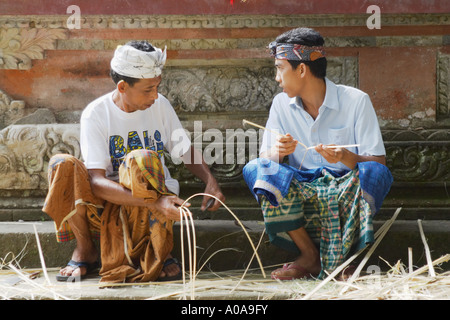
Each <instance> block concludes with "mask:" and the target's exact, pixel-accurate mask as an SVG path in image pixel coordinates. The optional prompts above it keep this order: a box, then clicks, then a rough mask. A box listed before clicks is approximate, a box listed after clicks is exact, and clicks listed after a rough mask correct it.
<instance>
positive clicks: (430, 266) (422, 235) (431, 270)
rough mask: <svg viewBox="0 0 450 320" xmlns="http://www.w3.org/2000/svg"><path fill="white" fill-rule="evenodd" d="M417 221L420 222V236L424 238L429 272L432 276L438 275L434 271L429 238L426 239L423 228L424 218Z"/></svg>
mask: <svg viewBox="0 0 450 320" xmlns="http://www.w3.org/2000/svg"><path fill="white" fill-rule="evenodd" d="M417 223H418V224H419V231H420V237H421V238H422V242H423V246H424V248H425V256H426V257H427V262H428V267H429V269H428V272H429V274H430V276H432V277H436V273H435V272H434V268H433V265H432V264H431V254H430V248H429V247H428V243H427V240H426V239H425V234H424V232H423V228H422V220H420V219H419V220H417Z"/></svg>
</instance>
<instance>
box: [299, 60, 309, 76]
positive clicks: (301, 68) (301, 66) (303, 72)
mask: <svg viewBox="0 0 450 320" xmlns="http://www.w3.org/2000/svg"><path fill="white" fill-rule="evenodd" d="M297 72H298V74H299V75H300V78H303V77H304V76H305V75H306V72H307V70H306V64H304V63H300V64H299V65H298V66H297Z"/></svg>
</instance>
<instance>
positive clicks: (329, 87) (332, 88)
mask: <svg viewBox="0 0 450 320" xmlns="http://www.w3.org/2000/svg"><path fill="white" fill-rule="evenodd" d="M325 85H326V91H325V99H324V100H323V103H322V106H324V107H327V108H330V109H334V110H339V100H338V94H337V86H336V85H335V84H334V83H333V82H332V81H330V80H329V79H328V78H325ZM298 98H299V97H293V98H291V101H290V104H291V105H294V106H296V107H299V108H303V104H302V103H301V101H300V100H299V99H298Z"/></svg>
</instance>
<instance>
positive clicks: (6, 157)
mask: <svg viewBox="0 0 450 320" xmlns="http://www.w3.org/2000/svg"><path fill="white" fill-rule="evenodd" d="M57 153H69V154H72V155H74V156H76V157H81V154H80V147H79V125H61V124H60V125H58V124H53V125H12V126H9V127H7V128H5V129H3V130H2V131H0V189H20V190H29V189H45V188H46V187H47V164H48V160H49V159H50V157H51V156H52V155H54V154H57Z"/></svg>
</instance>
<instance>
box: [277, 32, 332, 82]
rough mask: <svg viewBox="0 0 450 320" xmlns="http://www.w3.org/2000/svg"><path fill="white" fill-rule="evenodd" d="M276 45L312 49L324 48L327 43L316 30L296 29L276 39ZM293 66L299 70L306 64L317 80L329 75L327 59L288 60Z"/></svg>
mask: <svg viewBox="0 0 450 320" xmlns="http://www.w3.org/2000/svg"><path fill="white" fill-rule="evenodd" d="M275 41H276V43H277V44H279V43H290V44H301V45H305V46H310V47H316V46H317V47H320V46H323V45H324V43H325V41H324V39H323V37H322V36H321V35H320V33H319V32H317V31H316V30H314V29H311V28H296V29H292V30H289V31H286V32H285V33H283V34H281V35H279V36H278V37H277V38H276V39H275ZM288 62H289V63H290V64H291V66H292V69H294V70H295V69H297V67H298V66H299V65H300V64H301V63H304V64H305V65H307V66H308V67H309V69H310V70H311V73H312V74H313V76H315V77H316V78H320V79H323V78H325V77H326V75H327V59H326V58H325V57H322V58H319V59H317V60H314V61H297V60H288Z"/></svg>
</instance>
